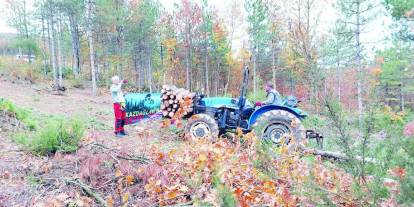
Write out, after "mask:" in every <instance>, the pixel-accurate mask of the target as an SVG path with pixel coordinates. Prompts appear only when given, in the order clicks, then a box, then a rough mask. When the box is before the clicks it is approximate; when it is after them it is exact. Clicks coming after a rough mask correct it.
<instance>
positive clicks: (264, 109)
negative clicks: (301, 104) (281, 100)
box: [249, 105, 305, 129]
mask: <svg viewBox="0 0 414 207" xmlns="http://www.w3.org/2000/svg"><path fill="white" fill-rule="evenodd" d="M272 110H284V111H288V112H290V113H292V114H293V115H295V116H296V117H298V119H300V120H302V119H304V118H305V116H303V115H300V114H298V113H297V112H295V111H294V110H293V109H291V108H289V107H285V106H278V105H266V106H262V107H260V108H259V109H257V110H256V111H254V112H253V114H252V115H251V116H250V118H249V129H251V127H252V126H253V124H254V123H255V122H256V120H257V119H258V118H259V117H260V116H261V115H262V114H264V113H266V112H268V111H272Z"/></svg>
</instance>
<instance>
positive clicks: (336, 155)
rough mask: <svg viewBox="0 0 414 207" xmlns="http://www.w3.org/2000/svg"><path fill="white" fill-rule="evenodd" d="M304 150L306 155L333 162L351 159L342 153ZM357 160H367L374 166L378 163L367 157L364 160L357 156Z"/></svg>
mask: <svg viewBox="0 0 414 207" xmlns="http://www.w3.org/2000/svg"><path fill="white" fill-rule="evenodd" d="M302 150H303V152H304V153H309V154H313V155H319V156H321V157H324V158H327V159H333V160H339V161H347V160H349V158H348V157H347V156H346V155H345V154H343V153H340V152H330V151H325V150H318V149H310V148H304V149H302ZM355 159H356V160H358V161H363V160H365V162H369V163H372V164H375V163H376V160H375V159H374V158H370V157H366V158H365V159H363V157H361V156H356V157H355Z"/></svg>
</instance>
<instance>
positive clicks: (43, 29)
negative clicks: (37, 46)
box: [42, 12, 47, 75]
mask: <svg viewBox="0 0 414 207" xmlns="http://www.w3.org/2000/svg"><path fill="white" fill-rule="evenodd" d="M42 43H43V51H44V52H43V53H42V62H43V74H44V75H46V74H47V70H46V69H47V64H46V48H47V46H46V32H45V15H44V13H43V12H42Z"/></svg>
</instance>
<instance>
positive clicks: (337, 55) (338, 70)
mask: <svg viewBox="0 0 414 207" xmlns="http://www.w3.org/2000/svg"><path fill="white" fill-rule="evenodd" d="M339 55H340V54H339V48H338V45H337V46H336V58H337V59H336V78H337V94H338V101H339V103H340V102H341V71H340V70H341V69H340V64H341V63H340V61H341V60H340V58H339Z"/></svg>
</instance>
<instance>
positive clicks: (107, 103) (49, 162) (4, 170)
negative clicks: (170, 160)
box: [0, 80, 169, 207]
mask: <svg viewBox="0 0 414 207" xmlns="http://www.w3.org/2000/svg"><path fill="white" fill-rule="evenodd" d="M46 88H47V87H44V89H42V87H41V86H38V85H29V84H25V85H23V84H17V83H12V82H10V81H7V80H0V97H1V98H5V99H8V100H10V101H12V102H13V103H14V104H16V105H17V106H19V107H23V108H26V109H30V111H31V113H35V114H42V115H44V116H51V115H53V116H63V117H68V118H73V117H78V118H81V119H82V120H85V121H87V122H88V124H87V126H88V129H87V130H86V133H85V139H84V140H83V141H82V143H81V146H80V148H79V150H78V151H77V152H76V153H74V154H56V155H54V156H50V157H49V156H46V157H41V156H35V155H32V154H31V153H30V152H28V151H26V150H25V149H24V148H23V147H22V146H20V145H19V144H17V143H15V142H13V141H12V136H13V134H14V133H15V132H10V131H9V132H5V131H0V185H1V186H2V187H1V188H0V207H2V206H33V205H35V204H36V205H37V206H61V205H60V204H65V205H66V204H67V203H68V200H69V198H72V201H71V202H76V203H77V204H78V206H89V204H91V203H93V201H92V200H91V199H90V198H88V197H85V196H80V193H79V191H78V190H76V188H71V189H67V188H68V185H67V183H62V180H61V179H58V178H63V177H68V178H71V179H76V178H79V177H82V176H85V175H80V172H81V171H82V170H84V169H82V167H83V166H78V165H80V163H85V159H88V157H89V158H91V156H92V155H91V153H90V151H91V150H94V149H97V148H99V146H101V151H102V150H106V149H108V150H109V151H110V152H111V153H112V152H114V153H112V154H115V155H117V156H118V155H119V154H123V155H128V156H132V155H138V154H140V155H142V154H145V152H146V151H147V150H148V149H146V147H147V146H148V144H149V143H153V142H157V140H158V139H159V138H160V136H159V135H160V133H159V131H160V127H159V126H160V125H161V123H159V122H145V123H142V124H140V125H138V126H134V127H132V126H126V130H127V131H128V132H129V136H126V137H124V138H116V137H115V136H114V134H113V127H112V126H113V114H112V102H111V97H110V95H109V94H103V95H100V96H98V97H93V96H92V95H91V93H90V90H89V89H69V90H68V91H66V92H65V93H64V95H53V94H52V93H51V92H50V91H48V90H46ZM153 133H156V134H157V133H158V136H154V134H153ZM162 134H163V135H166V136H169V133H162ZM154 137H157V139H155V138H154ZM115 151H116V152H115ZM104 153H105V152H104ZM111 153H107V152H106V154H111ZM116 160H117V161H118V162H119V160H120V159H116ZM86 163H87V162H86ZM138 164H139V163H138ZM84 171H85V170H84ZM71 172H72V173H71ZM87 173H88V172H86V174H87ZM84 174H85V173H84ZM86 176H88V175H86ZM141 187H142V186H141ZM79 204H80V205H79Z"/></svg>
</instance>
